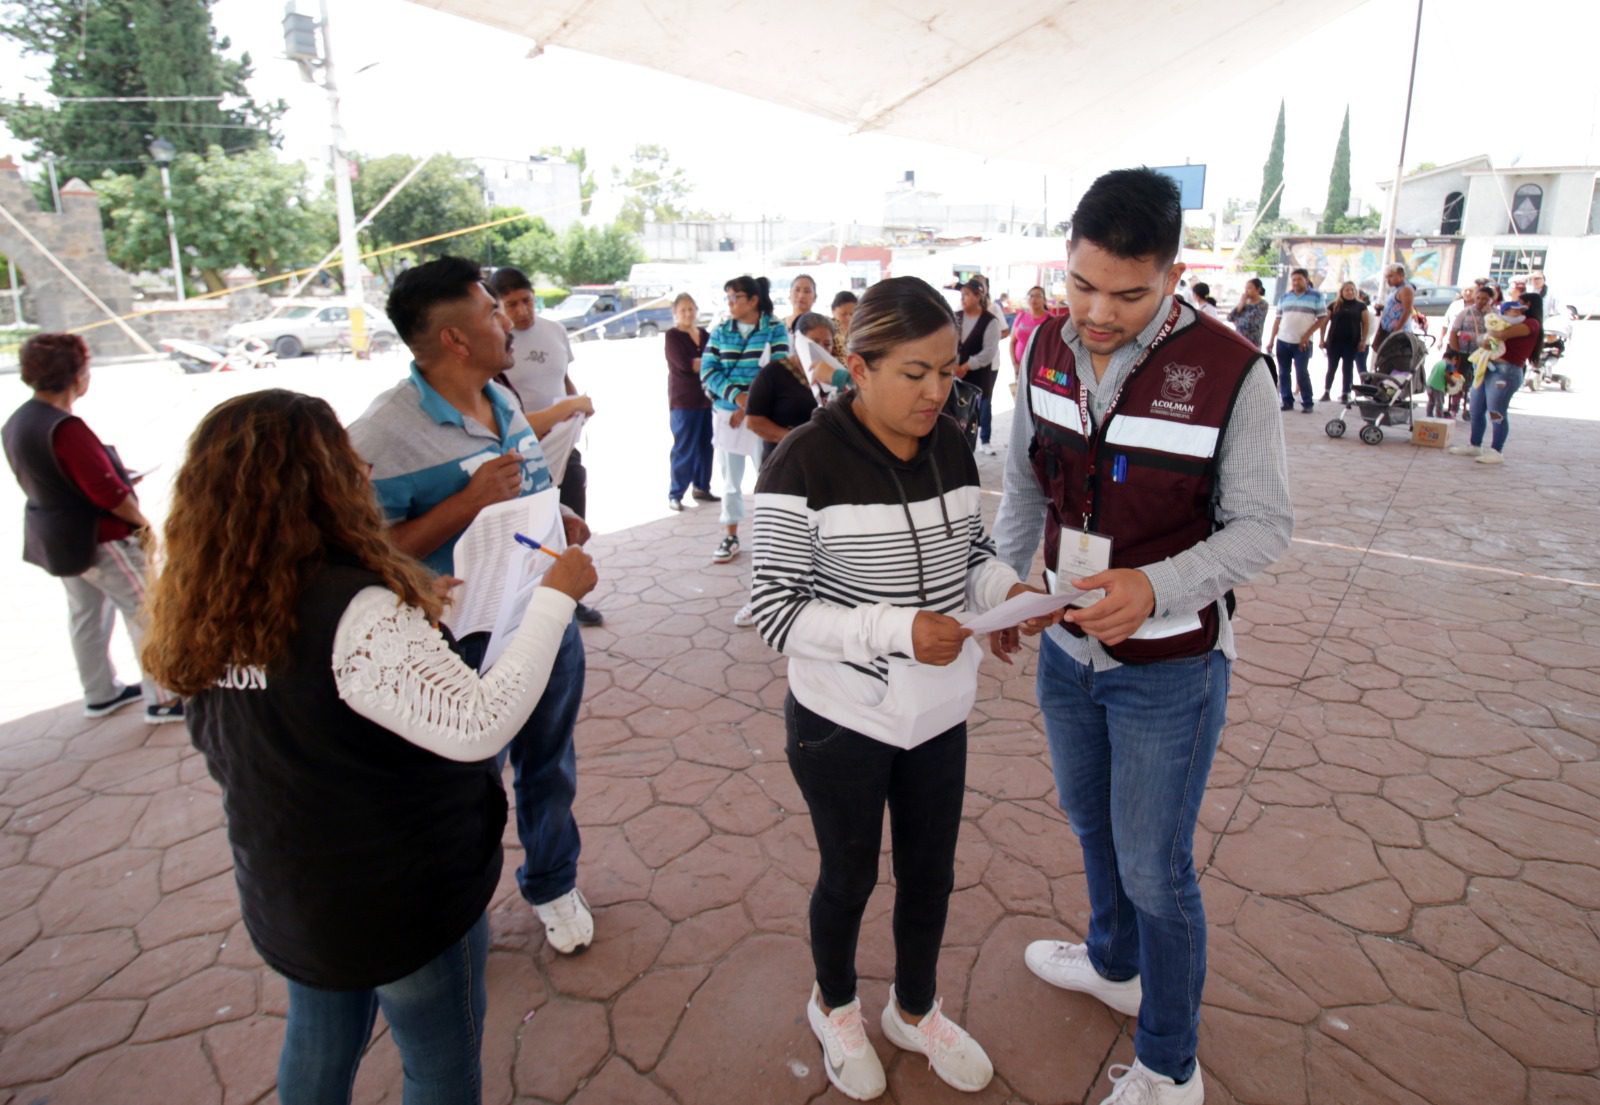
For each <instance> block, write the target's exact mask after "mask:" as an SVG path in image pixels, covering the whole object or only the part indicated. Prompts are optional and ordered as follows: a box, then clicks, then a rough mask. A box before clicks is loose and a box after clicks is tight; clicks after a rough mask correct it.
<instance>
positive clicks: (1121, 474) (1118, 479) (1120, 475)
mask: <svg viewBox="0 0 1600 1105" xmlns="http://www.w3.org/2000/svg"><path fill="white" fill-rule="evenodd" d="M1127 478H1128V457H1127V454H1125V453H1124V454H1118V456H1117V459H1116V460H1114V461H1112V462H1111V482H1112V483H1122V482H1124V481H1125V480H1127Z"/></svg>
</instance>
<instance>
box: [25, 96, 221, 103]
mask: <svg viewBox="0 0 1600 1105" xmlns="http://www.w3.org/2000/svg"><path fill="white" fill-rule="evenodd" d="M224 99H226V97H224V96H57V97H56V102H57V103H62V104H200V103H204V104H215V103H221V102H222V101H223V100H224Z"/></svg>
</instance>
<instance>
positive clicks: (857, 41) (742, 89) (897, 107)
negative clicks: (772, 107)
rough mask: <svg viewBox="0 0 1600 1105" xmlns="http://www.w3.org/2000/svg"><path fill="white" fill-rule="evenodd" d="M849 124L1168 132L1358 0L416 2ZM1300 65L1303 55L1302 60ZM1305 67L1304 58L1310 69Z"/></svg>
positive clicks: (981, 132) (1028, 151) (933, 130)
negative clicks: (1205, 99) (1242, 73)
mask: <svg viewBox="0 0 1600 1105" xmlns="http://www.w3.org/2000/svg"><path fill="white" fill-rule="evenodd" d="M413 2H414V3H418V4H421V5H422V6H424V7H429V8H434V9H437V10H439V11H442V12H447V13H450V14H453V15H457V16H460V17H462V18H465V19H471V20H474V21H476V22H478V23H483V24H486V25H488V26H492V27H498V28H500V29H502V30H505V31H510V32H512V33H515V34H518V35H521V36H523V37H525V38H529V39H532V40H533V41H534V42H535V43H537V44H538V45H539V46H541V47H544V46H561V47H565V48H568V49H571V50H578V51H582V52H584V53H589V54H596V55H599V56H602V57H606V58H611V59H614V60H617V61H625V62H631V63H633V64H635V65H642V66H646V67H648V68H651V69H656V70H660V71H663V72H667V73H673V74H676V75H678V76H682V77H687V78H690V79H692V80H697V81H702V82H705V83H708V84H712V85H716V86H718V87H720V88H725V89H728V90H730V91H734V92H739V93H743V94H745V95H749V96H755V97H757V98H760V99H764V100H768V101H771V102H773V103H778V104H783V105H785V106H787V107H791V108H795V109H798V110H801V111H806V112H810V113H812V114H814V115H818V116H821V117H823V118H825V119H831V120H835V121H837V122H839V123H842V124H844V125H846V126H848V127H850V128H851V129H852V130H853V131H856V132H881V133H885V134H891V135H896V136H899V137H903V138H910V139H917V140H921V141H927V142H937V143H941V144H943V145H948V146H954V147H956V148H960V149H967V150H971V151H973V152H976V153H979V154H982V155H983V156H986V157H1010V158H1016V159H1019V160H1025V161H1031V162H1036V163H1041V164H1070V163H1074V162H1077V163H1082V162H1084V161H1094V160H1097V159H1099V158H1101V157H1104V156H1107V155H1110V154H1114V153H1116V152H1118V151H1119V148H1120V147H1121V146H1123V145H1124V144H1125V143H1126V141H1127V140H1128V138H1129V136H1130V134H1138V135H1141V136H1142V137H1143V139H1144V145H1145V148H1149V138H1150V136H1151V135H1152V133H1155V132H1159V131H1161V130H1162V129H1167V130H1170V131H1173V132H1176V133H1174V135H1173V138H1172V140H1171V141H1170V142H1168V143H1166V144H1164V145H1162V146H1161V147H1159V150H1160V151H1162V152H1165V151H1171V150H1181V149H1182V147H1183V134H1182V131H1183V130H1184V127H1185V123H1184V119H1185V116H1186V113H1187V112H1189V111H1191V110H1195V109H1196V108H1195V104H1196V98H1195V95H1194V94H1195V91H1196V90H1197V89H1205V88H1207V87H1208V86H1210V85H1211V84H1214V83H1216V82H1218V81H1221V80H1224V79H1228V78H1231V77H1232V76H1233V75H1235V74H1236V73H1237V72H1238V71H1239V70H1240V68H1242V67H1246V66H1249V65H1252V64H1255V63H1258V62H1260V61H1261V60H1262V59H1264V58H1267V57H1271V56H1273V55H1274V54H1277V53H1279V52H1280V51H1283V50H1284V49H1286V48H1287V47H1290V46H1292V45H1293V44H1294V43H1295V42H1297V41H1300V40H1302V39H1304V38H1306V37H1308V36H1310V35H1313V34H1315V32H1316V31H1317V30H1318V29H1320V28H1321V27H1322V26H1324V25H1326V24H1327V23H1329V22H1331V21H1332V20H1334V19H1336V18H1338V17H1339V16H1341V15H1343V14H1345V13H1346V12H1347V11H1349V10H1351V9H1352V8H1355V7H1357V6H1358V5H1359V4H1361V3H1362V2H1363V0H1232V2H1231V3H1226V4H1217V3H1214V2H1204V3H1202V2H1199V0H1067V2H1060V0H1056V2H1049V0H1046V2H1042V3H1041V2H1031V3H1030V2H1023V0H989V2H987V3H971V2H964V3H963V2H955V3H951V2H947V0H922V2H913V0H808V2H807V3H804V4H787V3H777V2H775V0H561V2H550V0H413ZM1307 61H1308V63H1309V61H1310V59H1307ZM1313 68H1314V66H1313Z"/></svg>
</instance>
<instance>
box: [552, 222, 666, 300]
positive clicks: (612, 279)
mask: <svg viewBox="0 0 1600 1105" xmlns="http://www.w3.org/2000/svg"><path fill="white" fill-rule="evenodd" d="M643 260H644V250H643V249H641V248H640V247H639V239H638V237H637V236H635V234H634V232H633V231H632V230H631V229H630V228H629V227H628V226H627V225H625V224H624V223H623V221H622V220H621V219H618V220H617V221H616V222H614V223H612V224H611V225H610V226H607V227H588V226H584V225H583V224H581V223H573V224H572V225H571V226H569V227H567V229H566V230H565V231H563V232H562V234H561V238H560V240H559V241H558V243H557V254H556V257H555V258H554V259H553V264H554V268H553V269H550V270H548V271H549V274H550V275H551V276H553V277H555V278H556V279H557V280H558V281H560V282H561V283H562V284H565V285H566V286H567V287H569V288H570V287H572V286H573V285H574V284H614V283H616V282H617V281H619V280H625V279H627V277H628V273H629V271H630V270H631V269H632V268H633V266H634V265H635V264H637V263H638V262H640V261H643Z"/></svg>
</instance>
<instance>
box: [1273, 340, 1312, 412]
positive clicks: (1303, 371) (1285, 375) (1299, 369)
mask: <svg viewBox="0 0 1600 1105" xmlns="http://www.w3.org/2000/svg"><path fill="white" fill-rule="evenodd" d="M1291 364H1292V365H1293V366H1294V372H1293V374H1292V375H1291V373H1290V372H1289V366H1290V365H1291ZM1294 385H1299V388H1300V405H1301V406H1302V407H1304V408H1305V409H1306V410H1310V409H1311V408H1312V407H1313V406H1314V405H1315V401H1314V400H1313V399H1312V397H1311V347H1310V346H1307V347H1306V348H1304V349H1302V348H1301V347H1300V343H1299V342H1297V341H1280V342H1279V343H1278V396H1279V397H1280V398H1281V399H1282V400H1283V406H1284V408H1285V409H1287V408H1289V407H1292V406H1294V391H1293V388H1294Z"/></svg>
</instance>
